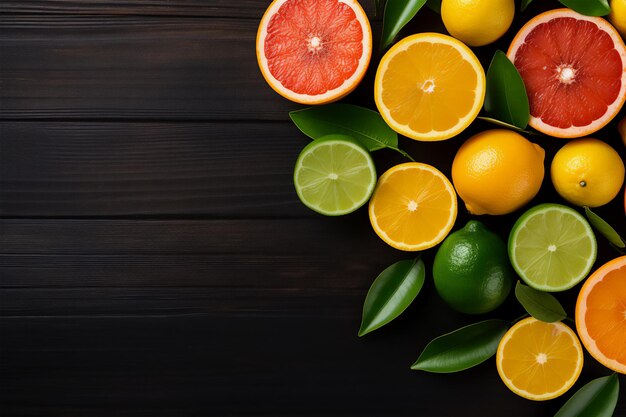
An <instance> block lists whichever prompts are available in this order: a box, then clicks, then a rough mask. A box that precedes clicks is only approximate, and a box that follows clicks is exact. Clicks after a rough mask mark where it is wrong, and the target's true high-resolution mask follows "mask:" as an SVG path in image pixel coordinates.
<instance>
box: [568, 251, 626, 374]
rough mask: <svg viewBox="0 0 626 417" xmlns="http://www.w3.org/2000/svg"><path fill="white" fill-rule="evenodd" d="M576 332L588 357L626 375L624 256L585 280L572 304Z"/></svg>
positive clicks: (625, 273) (625, 284) (625, 267)
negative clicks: (575, 300) (574, 313)
mask: <svg viewBox="0 0 626 417" xmlns="http://www.w3.org/2000/svg"><path fill="white" fill-rule="evenodd" d="M576 329H577V330H578V334H579V335H580V339H581V340H582V342H583V344H584V345H585V348H586V349H587V350H588V351H589V353H590V354H591V356H593V357H594V358H595V359H596V360H597V361H598V362H600V363H601V364H603V365H604V366H606V367H607V368H609V369H612V370H614V371H616V372H619V373H622V374H624V373H626V256H622V257H620V258H617V259H613V260H612V261H610V262H607V263H606V264H604V265H603V266H601V267H600V268H599V269H598V270H597V271H596V272H594V273H593V274H591V276H590V277H589V278H588V279H587V281H586V282H585V284H584V285H583V287H582V288H581V290H580V293H579V294H578V300H577V302H576Z"/></svg>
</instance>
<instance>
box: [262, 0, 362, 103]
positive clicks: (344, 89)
mask: <svg viewBox="0 0 626 417" xmlns="http://www.w3.org/2000/svg"><path fill="white" fill-rule="evenodd" d="M288 1H291V0H274V1H273V2H272V3H271V4H270V5H269V7H268V8H267V10H266V11H265V13H264V14H263V17H262V18H261V23H260V24H259V29H258V31H257V36H256V56H257V62H258V64H259V68H260V69H261V74H262V75H263V78H264V79H265V81H266V82H267V83H268V84H269V86H270V87H271V88H272V89H273V90H274V91H276V92H277V93H278V94H280V95H281V96H283V97H284V98H286V99H288V100H291V101H294V102H296V103H300V104H308V105H315V104H325V103H330V102H333V101H336V100H339V99H341V98H343V97H345V96H346V95H348V94H349V93H350V92H352V91H353V90H354V89H355V88H356V87H357V85H359V83H360V82H361V80H362V79H363V77H364V76H365V73H366V72H367V67H368V65H369V62H370V58H371V56H372V29H371V27H370V23H369V20H368V19H367V15H366V14H365V11H364V10H363V8H362V7H361V5H360V4H359V2H358V1H356V0H338V1H339V2H341V3H345V4H347V5H348V6H350V7H351V8H352V10H353V11H354V14H355V15H356V18H357V20H358V22H359V23H360V25H361V28H362V29H363V54H362V55H361V57H360V58H359V64H358V66H357V69H356V71H354V74H352V75H351V76H350V77H349V78H347V79H346V80H345V81H344V82H343V84H341V85H340V86H339V87H337V88H335V89H332V90H329V91H327V92H325V93H324V94H318V95H309V94H300V93H296V92H295V91H291V90H289V89H287V88H285V87H284V86H283V84H282V83H281V82H280V81H279V80H277V79H276V78H275V77H274V76H273V75H272V73H271V71H270V69H269V65H268V60H267V57H266V56H265V54H264V45H265V38H266V36H267V27H268V24H269V22H270V20H271V18H272V16H274V14H276V13H277V12H278V11H279V9H280V7H281V6H282V5H283V4H284V3H286V2H288Z"/></svg>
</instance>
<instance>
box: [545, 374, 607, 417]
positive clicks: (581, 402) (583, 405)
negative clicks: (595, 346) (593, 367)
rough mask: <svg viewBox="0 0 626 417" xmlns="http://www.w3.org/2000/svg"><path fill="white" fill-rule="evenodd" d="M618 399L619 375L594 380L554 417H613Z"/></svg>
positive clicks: (580, 390) (573, 396) (577, 392)
mask: <svg viewBox="0 0 626 417" xmlns="http://www.w3.org/2000/svg"><path fill="white" fill-rule="evenodd" d="M618 397H619V379H618V377H617V374H613V375H609V376H605V377H602V378H598V379H594V380H593V381H591V382H589V383H588V384H586V385H585V386H584V387H582V388H581V389H579V390H578V391H576V393H575V394H574V395H572V397H571V398H570V399H569V400H568V401H567V402H566V403H565V404H564V405H563V407H561V409H560V410H559V411H558V412H557V413H556V414H555V415H554V417H586V416H593V417H611V416H612V415H613V411H614V410H615V406H616V405H617V399H618Z"/></svg>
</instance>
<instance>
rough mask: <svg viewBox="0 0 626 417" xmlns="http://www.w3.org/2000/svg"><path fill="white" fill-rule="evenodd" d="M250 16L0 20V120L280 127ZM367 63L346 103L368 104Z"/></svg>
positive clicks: (280, 108)
mask: <svg viewBox="0 0 626 417" xmlns="http://www.w3.org/2000/svg"><path fill="white" fill-rule="evenodd" d="M257 25H258V22H257V21H256V20H254V19H247V20H241V19H228V18H214V19H202V18H172V17H168V18H166V17H163V18H158V17H138V16H118V17H115V18H113V19H111V18H110V17H106V16H100V17H98V16H69V17H65V16H55V15H48V16H46V15H44V16H39V15H35V16H22V15H12V16H5V17H4V18H3V20H2V23H1V24H0V55H1V56H2V61H3V62H2V66H3V68H2V71H0V83H1V84H2V86H3V88H2V90H1V92H0V117H1V118H2V119H5V120H7V119H9V120H13V119H50V118H63V119H80V118H90V119H99V120H100V119H116V120H117V119H144V120H145V119H150V120H154V119H159V120H288V115H287V113H288V111H289V110H294V109H298V108H301V107H302V106H299V105H296V104H295V103H291V102H289V101H288V100H285V99H283V98H282V97H280V96H279V95H278V94H276V93H275V92H274V91H273V90H272V89H271V88H270V87H269V86H268V85H267V84H266V83H265V81H264V80H263V77H262V76H261V73H260V71H259V69H258V66H257V63H256V56H255V53H254V42H255V38H256V30H257ZM375 62H376V61H375V60H374V63H373V64H372V65H371V67H370V70H369V72H368V75H367V76H366V78H365V80H364V81H363V82H362V83H361V85H360V87H359V89H357V91H356V92H355V93H353V94H352V95H351V97H350V100H351V101H359V102H361V103H370V105H373V100H372V99H373V97H372V94H371V91H372V90H371V88H372V86H371V84H372V83H373V76H374V71H375V66H376V64H375Z"/></svg>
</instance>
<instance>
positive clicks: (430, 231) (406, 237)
mask: <svg viewBox="0 0 626 417" xmlns="http://www.w3.org/2000/svg"><path fill="white" fill-rule="evenodd" d="M456 213H457V203H456V193H455V192H454V188H453V187H452V184H450V181H449V180H448V179H447V178H446V177H445V175H443V174H442V173H441V172H440V171H439V170H437V169H436V168H435V167H432V166H430V165H426V164H422V163H419V162H408V163H405V164H400V165H396V166H395V167H393V168H391V169H389V170H388V171H387V172H385V173H384V174H383V175H382V176H381V177H380V179H379V180H378V184H377V185H376V189H375V190H374V194H373V195H372V198H371V200H370V204H369V215H370V221H371V223H372V227H373V228H374V231H375V232H376V234H377V235H378V236H380V238H381V239H382V240H384V241H385V242H386V243H387V244H389V245H390V246H393V247H394V248H396V249H400V250H405V251H419V250H424V249H428V248H430V247H433V246H435V245H436V244H438V243H439V242H441V241H442V240H443V239H444V238H445V237H446V236H447V235H448V233H449V232H450V229H452V226H453V225H454V221H455V220H456Z"/></svg>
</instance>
